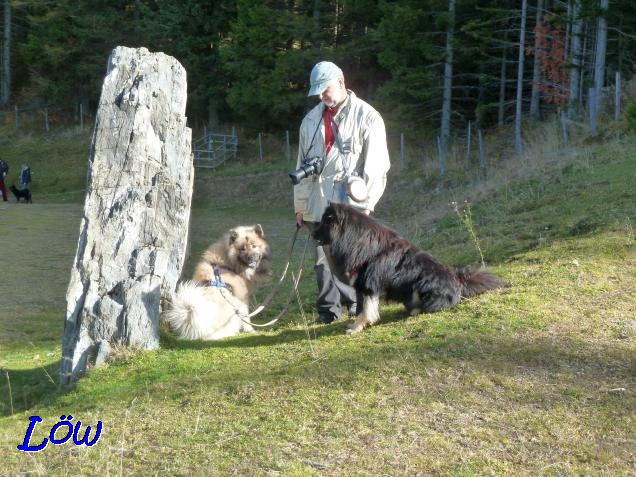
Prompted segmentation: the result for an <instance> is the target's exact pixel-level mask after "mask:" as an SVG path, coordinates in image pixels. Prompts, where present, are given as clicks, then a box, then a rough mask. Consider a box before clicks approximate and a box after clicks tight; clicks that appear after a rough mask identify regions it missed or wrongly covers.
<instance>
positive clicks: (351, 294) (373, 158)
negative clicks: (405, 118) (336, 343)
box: [290, 61, 391, 324]
mask: <svg viewBox="0 0 636 477" xmlns="http://www.w3.org/2000/svg"><path fill="white" fill-rule="evenodd" d="M309 79H310V83H311V87H310V89H309V94H308V96H318V98H319V99H320V103H318V104H317V105H316V106H315V107H314V108H313V109H312V110H311V111H309V113H307V115H306V116H305V117H304V119H303V120H302V123H301V125H300V133H299V141H298V161H297V165H296V167H297V169H296V170H295V171H291V172H290V177H291V179H292V182H293V183H294V185H295V186H294V211H295V213H296V224H297V225H298V226H299V227H302V226H308V227H310V228H313V227H315V226H316V225H317V223H318V222H320V219H321V217H322V214H323V212H324V210H325V209H326V208H327V205H328V204H329V202H339V203H345V204H348V205H352V206H354V207H358V208H359V209H360V210H362V211H363V212H364V213H366V214H370V213H371V212H372V211H373V210H374V207H375V205H376V204H377V202H378V201H379V200H380V197H382V194H383V193H384V188H385V186H386V174H387V172H388V170H389V167H390V165H391V164H390V162H389V151H388V148H387V144H386V131H385V129H384V121H383V120H382V117H381V116H380V113H378V112H377V111H376V110H375V109H373V107H371V106H370V105H369V104H368V103H366V102H364V101H362V100H361V99H359V98H358V97H357V96H356V95H355V94H354V92H353V91H351V90H348V89H347V88H346V86H345V79H344V74H343V73H342V70H341V69H340V68H339V67H338V66H336V65H335V64H334V63H331V62H329V61H321V62H320V63H318V64H316V65H315V66H314V67H313V69H312V70H311V74H310V76H309ZM314 269H315V271H316V281H317V283H318V299H317V300H316V308H317V312H318V318H317V319H316V321H315V322H316V323H321V324H327V323H331V322H332V321H334V320H336V319H338V318H340V316H341V313H342V308H343V307H344V308H345V309H347V308H348V309H349V314H355V310H356V306H357V303H356V293H355V290H354V289H353V288H352V287H350V286H349V285H348V284H345V283H342V282H341V281H340V280H338V279H337V278H336V277H335V276H334V275H333V274H332V273H331V270H330V268H329V263H328V262H327V258H326V257H325V251H324V249H323V247H322V246H319V245H316V263H315V267H314Z"/></svg>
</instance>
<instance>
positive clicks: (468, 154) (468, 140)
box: [466, 121, 473, 162]
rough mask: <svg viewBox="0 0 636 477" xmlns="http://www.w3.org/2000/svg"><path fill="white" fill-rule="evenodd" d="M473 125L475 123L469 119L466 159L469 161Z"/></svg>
mask: <svg viewBox="0 0 636 477" xmlns="http://www.w3.org/2000/svg"><path fill="white" fill-rule="evenodd" d="M472 126H473V123H472V121H468V139H467V141H466V142H467V144H466V160H467V162H470V143H471V139H472Z"/></svg>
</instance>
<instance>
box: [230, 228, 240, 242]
mask: <svg viewBox="0 0 636 477" xmlns="http://www.w3.org/2000/svg"><path fill="white" fill-rule="evenodd" d="M237 238H238V232H237V231H236V230H230V243H231V244H232V243H234V242H235V241H236V239H237Z"/></svg>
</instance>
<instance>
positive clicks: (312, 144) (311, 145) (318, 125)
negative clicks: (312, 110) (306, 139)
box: [303, 116, 323, 164]
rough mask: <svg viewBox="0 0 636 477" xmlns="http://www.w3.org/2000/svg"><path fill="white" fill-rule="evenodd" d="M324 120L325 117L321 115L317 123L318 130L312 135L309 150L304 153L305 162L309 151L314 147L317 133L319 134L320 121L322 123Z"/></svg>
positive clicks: (304, 162)
mask: <svg viewBox="0 0 636 477" xmlns="http://www.w3.org/2000/svg"><path fill="white" fill-rule="evenodd" d="M322 121H323V118H322V116H321V117H320V120H319V121H318V124H317V125H316V130H315V131H314V134H313V136H311V142H310V143H309V146H308V147H307V150H306V151H305V153H304V154H303V164H306V163H307V156H309V151H311V149H312V148H313V147H314V140H315V139H316V134H318V130H319V129H320V123H322Z"/></svg>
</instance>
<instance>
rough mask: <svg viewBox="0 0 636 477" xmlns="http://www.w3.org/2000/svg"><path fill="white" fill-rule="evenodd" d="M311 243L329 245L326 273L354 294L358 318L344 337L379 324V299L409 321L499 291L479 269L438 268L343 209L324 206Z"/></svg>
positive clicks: (391, 235) (389, 234)
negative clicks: (400, 309) (398, 307)
mask: <svg viewBox="0 0 636 477" xmlns="http://www.w3.org/2000/svg"><path fill="white" fill-rule="evenodd" d="M313 237H314V239H316V241H318V242H319V243H322V244H324V245H329V247H328V252H329V253H327V257H328V259H329V263H330V266H331V269H332V271H333V272H334V273H335V274H336V275H338V276H339V278H340V279H341V280H343V281H344V282H345V283H349V284H350V285H351V286H353V287H354V288H355V290H356V292H357V295H358V316H357V317H356V320H355V322H354V323H353V324H352V325H351V326H350V327H349V330H348V331H347V332H348V333H357V332H358V331H361V330H362V329H363V328H364V327H365V326H367V325H371V324H373V323H375V322H376V321H378V320H379V319H380V312H379V302H380V297H381V296H385V297H386V298H387V299H388V300H393V301H398V302H401V303H403V304H404V306H405V307H406V309H407V311H408V312H409V315H411V316H414V315H417V314H419V313H433V312H436V311H440V310H443V309H446V308H450V307H452V306H455V305H456V304H457V303H458V302H459V300H460V299H461V298H467V297H471V296H475V295H478V294H480V293H483V292H485V291H487V290H493V289H495V288H500V287H502V286H503V284H502V283H501V282H500V281H499V280H498V279H497V277H495V276H494V275H492V274H491V273H489V272H487V271H486V270H484V269H475V270H471V269H463V270H459V269H454V268H451V267H447V266H445V265H443V264H442V263H440V262H438V261H437V260H436V259H435V258H433V257H432V256H431V255H429V254H428V253H426V252H424V251H422V250H420V249H419V248H417V247H416V246H415V245H413V244H412V243H411V242H409V241H408V240H406V239H405V238H403V237H401V236H400V235H399V234H398V233H397V232H395V231H393V230H391V229H389V228H388V227H386V226H385V225H382V224H381V223H380V222H378V221H377V220H375V219H372V218H371V217H368V216H367V215H365V214H363V213H362V212H360V211H358V210H357V209H355V208H353V207H349V206H347V205H343V204H330V205H329V207H327V209H326V210H325V212H324V214H323V216H322V219H321V221H320V224H319V225H318V226H317V227H316V229H315V230H314V231H313ZM326 249H327V248H326ZM360 299H361V300H360Z"/></svg>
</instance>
